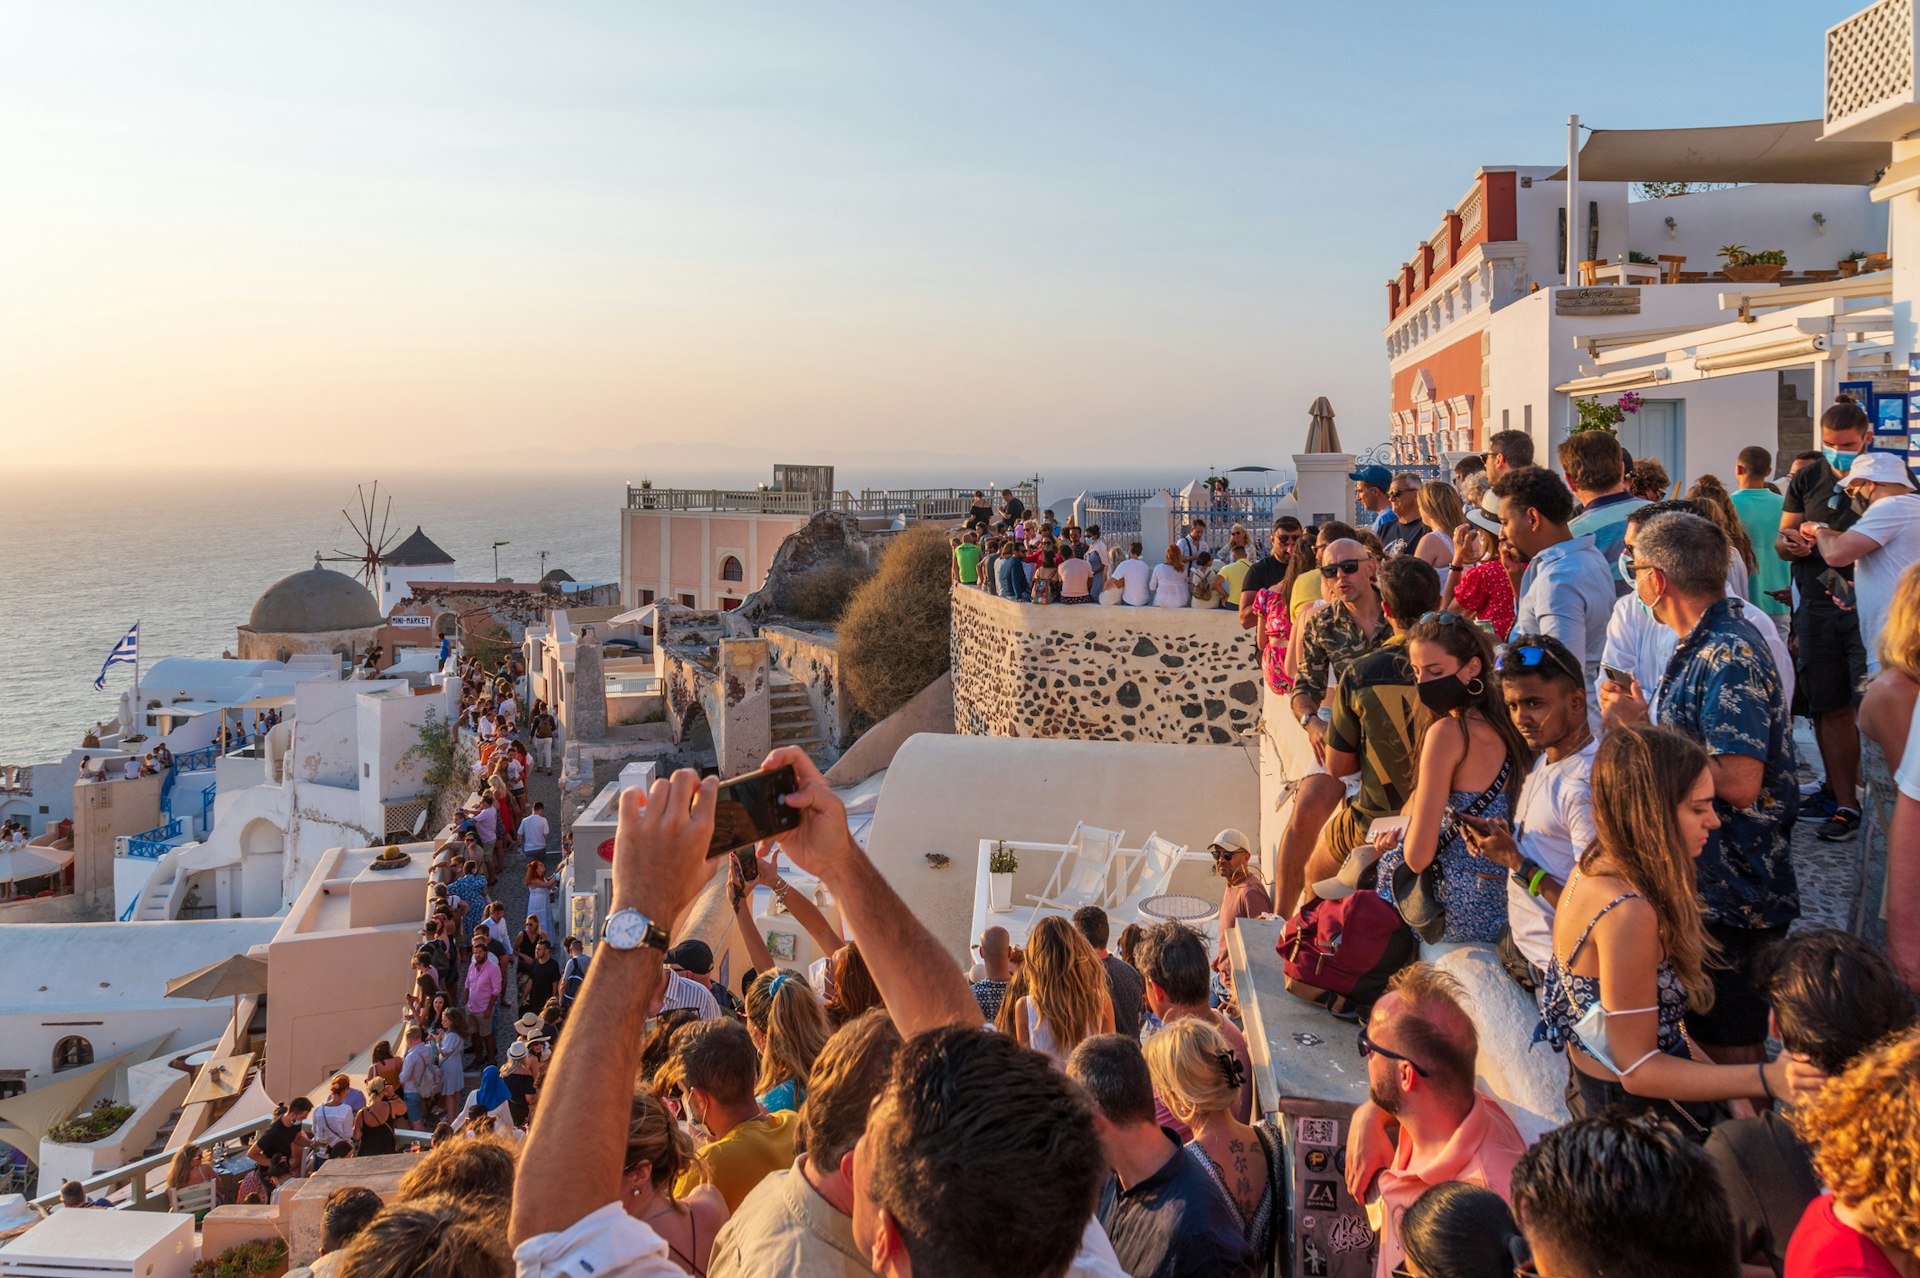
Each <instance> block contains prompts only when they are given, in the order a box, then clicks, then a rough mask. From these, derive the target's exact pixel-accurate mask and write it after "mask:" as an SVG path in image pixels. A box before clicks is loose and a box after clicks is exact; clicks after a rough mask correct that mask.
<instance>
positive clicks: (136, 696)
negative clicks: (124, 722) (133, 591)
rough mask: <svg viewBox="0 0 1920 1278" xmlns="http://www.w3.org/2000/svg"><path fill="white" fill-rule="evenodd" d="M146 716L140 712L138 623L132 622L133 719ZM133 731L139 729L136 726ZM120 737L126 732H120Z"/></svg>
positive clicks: (141, 718)
mask: <svg viewBox="0 0 1920 1278" xmlns="http://www.w3.org/2000/svg"><path fill="white" fill-rule="evenodd" d="M145 718H146V716H145V715H144V714H142V713H141V712H140V623H139V622H138V621H136V622H134V623H133V721H134V723H135V724H139V723H140V721H141V720H143V719H145ZM135 731H139V728H136V729H135ZM120 735H121V737H122V738H125V737H126V736H127V734H126V733H124V732H123V733H121V734H120Z"/></svg>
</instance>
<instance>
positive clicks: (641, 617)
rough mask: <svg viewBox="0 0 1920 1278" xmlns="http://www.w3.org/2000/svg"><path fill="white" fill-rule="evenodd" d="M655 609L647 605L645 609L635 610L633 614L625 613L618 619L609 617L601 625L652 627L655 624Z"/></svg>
mask: <svg viewBox="0 0 1920 1278" xmlns="http://www.w3.org/2000/svg"><path fill="white" fill-rule="evenodd" d="M653 608H654V606H653V605H652V604H646V605H644V606H643V607H639V608H635V609H633V610H632V611H631V612H623V613H621V614H620V615H619V616H617V617H609V618H607V619H606V620H605V621H604V622H602V623H601V624H602V625H606V626H651V625H652V624H653Z"/></svg>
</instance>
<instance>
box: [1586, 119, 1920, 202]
mask: <svg viewBox="0 0 1920 1278" xmlns="http://www.w3.org/2000/svg"><path fill="white" fill-rule="evenodd" d="M1823 127H1824V126H1823V125H1822V124H1821V122H1820V121H1819V120H1792V121H1788V122H1787V123H1784V124H1736V125H1731V126H1728V127H1725V128H1713V129H1594V130H1592V132H1591V135H1590V136H1589V137H1588V138H1587V142H1586V145H1585V146H1582V147H1581V148H1580V177H1581V178H1582V180H1584V181H1588V182H1799V183H1827V184H1832V185H1838V186H1870V185H1872V184H1873V182H1874V181H1875V180H1876V179H1877V178H1878V177H1879V175H1880V173H1881V171H1882V170H1884V169H1885V168H1886V167H1887V166H1888V165H1889V164H1891V163H1892V162H1893V147H1892V144H1890V143H1886V142H1837V141H1822V140H1821V138H1820V131H1821V129H1822V128H1823ZM1566 176H1567V171H1566V170H1565V169H1561V170H1560V171H1559V172H1558V173H1555V174H1554V175H1553V177H1554V179H1560V180H1564V179H1565V178H1566Z"/></svg>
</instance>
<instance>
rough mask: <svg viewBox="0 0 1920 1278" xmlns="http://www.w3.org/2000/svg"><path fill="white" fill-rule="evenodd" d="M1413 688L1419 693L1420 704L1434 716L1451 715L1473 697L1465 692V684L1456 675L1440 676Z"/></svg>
mask: <svg viewBox="0 0 1920 1278" xmlns="http://www.w3.org/2000/svg"><path fill="white" fill-rule="evenodd" d="M1415 687H1416V688H1417V689H1418V690H1419V693H1420V704H1421V705H1423V706H1425V707H1426V708H1427V709H1429V710H1431V711H1433V713H1435V714H1452V713H1453V712H1454V711H1455V710H1458V709H1459V708H1460V707H1461V706H1464V705H1466V704H1467V703H1468V702H1469V701H1472V700H1473V695H1474V694H1473V693H1471V692H1469V691H1467V685H1466V683H1465V682H1464V681H1463V680H1462V679H1461V678H1460V676H1459V675H1457V674H1450V675H1441V676H1440V677H1439V678H1438V679H1429V680H1427V681H1426V682H1425V683H1421V684H1416V685H1415Z"/></svg>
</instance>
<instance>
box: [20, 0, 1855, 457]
mask: <svg viewBox="0 0 1920 1278" xmlns="http://www.w3.org/2000/svg"><path fill="white" fill-rule="evenodd" d="M1863 2H1864V0H1841V2H1839V3H1828V2H1822V3H1801V4H1797V5H1792V6H1789V5H1787V4H1784V3H1774V2H1772V0H1761V2H1757V3H1743V4H1732V3H1726V2H1725V0H1721V2H1720V3H1712V4H1690V5H1689V4H1681V5H1676V4H1672V3H1642V2H1637V0H1630V2H1627V3H1618V4H1613V5H1609V6H1607V7H1606V10H1605V13H1604V15H1602V14H1601V13H1600V11H1598V10H1594V9H1593V8H1592V7H1591V6H1586V5H1570V4H1558V3H1511V4H1506V3H1503V4H1471V3H1468V4H1461V5H1454V6H1440V7H1435V6H1432V5H1429V4H1419V5H1415V4H1401V3H1383V2H1379V0H1376V3H1372V4H1364V5H1363V4H1334V5H1317V4H1316V5H1307V4H1298V3H1277V2H1275V3H1266V4H1251V3H1244V4H1243V3H1230V2H1224V0H1223V2H1219V3H1208V4H1205V5H1167V4H1149V3H1134V2H1132V0H1099V2H1097V3H1096V2H1094V0H1087V2H1086V3H1048V2H1046V0H1030V2H1028V3H1021V4H1013V3H1005V4H999V3H985V2H982V3H965V4H942V5H934V4H928V3H915V4H902V3H898V2H897V0H894V2H890V3H872V4H861V3H837V2H833V0H823V2H819V3H805V4H771V3H768V4H759V3H723V4H703V5H690V4H668V3H655V2H645V3H642V2H637V0H628V2H621V3H613V2H607V3H593V2H574V3H548V4H542V5H534V4H501V3H490V2H486V0H471V2H468V3H461V4H452V3H445V4H432V3H410V4H407V5H386V4H354V3H344V2H339V0H332V2H329V3H325V4H319V3H294V2H288V3H277V4H272V5H261V4H257V3H251V2H248V3H220V2H219V0H205V2H200V3H190V4H152V3H149V2H147V0H132V2H124V3H116V2H114V0H90V2H89V3H85V4H73V3H67V2H65V0H62V2H59V3H21V2H19V0H0V30H4V31H5V32H6V38H5V40H4V41H0V138H4V140H5V146H4V152H3V154H4V157H5V159H4V164H0V443H3V444H4V456H5V457H6V458H7V462H8V465H9V466H10V467H14V468H32V467H36V466H45V467H74V466H81V467H112V466H128V467H138V468H141V469H156V468H157V469H202V468H205V467H208V466H210V465H219V466H233V467H255V466H267V467H285V466H300V467H320V466H333V465H339V464H352V465H355V466H359V467H360V468H362V469H364V468H365V464H366V462H367V461H368V460H370V459H371V460H378V461H381V462H390V463H392V464H394V465H415V466H459V465H468V464H496V465H509V466H515V467H523V466H553V467H561V468H564V467H568V466H579V465H585V464H593V463H595V462H596V460H604V459H605V458H607V457H608V456H609V455H614V456H620V457H627V456H634V457H640V458H643V459H644V458H646V457H653V458H656V459H658V461H659V463H660V467H661V468H662V469H664V470H672V469H674V468H676V467H698V466H699V465H701V464H711V465H721V464H722V463H723V462H725V461H727V460H728V459H732V460H735V461H737V460H739V459H740V458H742V457H751V458H753V459H754V461H753V465H754V467H755V469H758V468H759V467H760V465H761V461H762V459H763V458H764V457H767V456H773V455H775V454H778V455H780V456H782V457H784V458H785V459H788V460H795V461H802V460H804V461H813V460H826V461H835V460H838V461H841V462H842V464H846V463H847V462H848V461H850V460H864V461H865V462H867V463H869V464H873V463H880V464H885V463H888V462H897V463H898V464H900V465H902V466H907V465H909V464H910V463H922V462H924V463H929V464H935V463H941V462H945V461H948V460H951V459H966V460H969V461H977V460H978V459H980V458H982V457H987V458H991V459H993V460H994V461H995V462H997V463H999V466H998V469H1002V470H1006V471H1008V473H1012V471H1013V470H1015V469H1021V468H1025V467H1028V466H1032V467H1034V468H1048V467H1060V466H1070V465H1076V464H1087V465H1092V464H1098V465H1100V466H1102V467H1112V466H1127V465H1133V464H1139V465H1142V466H1147V465H1165V464H1167V463H1169V462H1177V461H1180V460H1182V459H1186V460H1191V461H1192V462H1194V463H1195V464H1196V465H1209V466H1212V465H1219V466H1231V465H1240V464H1276V465H1285V464H1288V455H1289V454H1291V453H1292V452H1293V451H1295V450H1296V449H1298V448H1299V447H1300V445H1301V441H1302V437H1303V435H1304V432H1305V429H1306V424H1307V414H1306V410H1307V406H1308V405H1309V404H1310V403H1311V402H1312V401H1313V399H1314V398H1315V397H1316V396H1319V395H1325V396H1327V397H1329V398H1330V399H1331V400H1332V402H1333V405H1334V408H1335V410H1336V411H1337V413H1338V414H1339V420H1340V424H1341V429H1342V433H1343V438H1344V440H1345V442H1346V443H1347V444H1348V446H1349V447H1352V446H1355V445H1364V444H1366V443H1369V442H1373V441H1377V440H1379V439H1382V438H1384V437H1385V434H1386V429H1385V413H1386V407H1387V397H1388V386H1387V366H1386V356H1385V353H1384V348H1383V344H1382V338H1381V326H1382V324H1383V323H1384V321H1385V318H1386V316H1385V286H1384V281H1385V280H1386V278H1387V277H1388V275H1389V274H1391V273H1392V272H1393V271H1394V270H1395V269H1396V268H1397V266H1398V264H1399V263H1400V262H1401V261H1402V260H1403V259H1405V258H1406V257H1407V256H1408V255H1409V254H1410V253H1411V252H1412V250H1413V248H1414V246H1415V245H1416V244H1417V243H1418V242H1419V241H1420V240H1421V239H1423V238H1424V237H1426V236H1427V235H1429V234H1431V233H1432V231H1433V230H1434V228H1435V227H1436V226H1437V225H1439V221H1440V217H1441V214H1442V213H1443V211H1444V210H1445V209H1447V208H1448V207H1451V206H1452V205H1453V204H1454V203H1455V202H1456V201H1458V200H1459V199H1460V198H1461V197H1462V196H1463V195H1465V193H1466V191H1467V189H1468V186H1469V184H1470V182H1471V179H1472V175H1473V172H1474V170H1475V169H1476V167H1478V166H1480V165H1483V164H1514V163H1550V162H1554V161H1556V160H1558V159H1562V158H1564V154H1565V138H1566V127H1565V121H1566V116H1567V114H1568V113H1569V112H1573V111H1577V112H1579V113H1581V114H1582V116H1583V118H1584V119H1585V120H1586V121H1587V122H1588V123H1591V124H1596V125H1610V126H1614V127H1653V126H1662V125H1710V124H1737V123H1749V122H1756V121H1763V120H1778V119H1803V118H1810V117H1813V116H1816V115H1818V113H1819V94H1820V80H1821V38H1822V32H1823V30H1824V28H1825V27H1826V26H1827V25H1830V24H1831V23H1833V22H1836V21H1838V20H1839V19H1841V18H1843V17H1845V16H1846V15H1847V14H1849V13H1851V12H1853V11H1855V10H1856V9H1858V8H1859V7H1861V4H1862V3H1863ZM1730 20H1731V22H1730ZM1580 32H1584V33H1585V34H1584V35H1582V34H1578V33H1580ZM1609 33H1611V34H1609Z"/></svg>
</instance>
